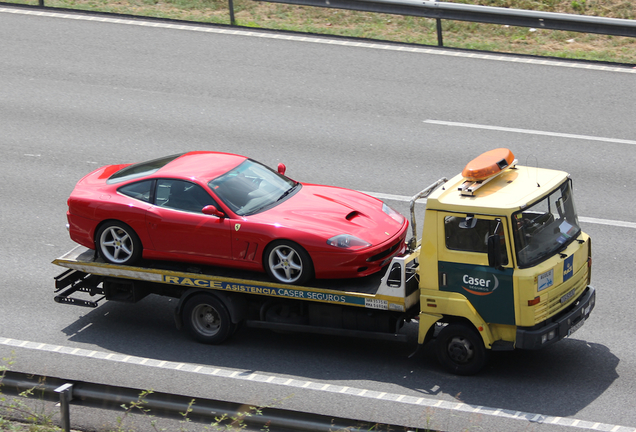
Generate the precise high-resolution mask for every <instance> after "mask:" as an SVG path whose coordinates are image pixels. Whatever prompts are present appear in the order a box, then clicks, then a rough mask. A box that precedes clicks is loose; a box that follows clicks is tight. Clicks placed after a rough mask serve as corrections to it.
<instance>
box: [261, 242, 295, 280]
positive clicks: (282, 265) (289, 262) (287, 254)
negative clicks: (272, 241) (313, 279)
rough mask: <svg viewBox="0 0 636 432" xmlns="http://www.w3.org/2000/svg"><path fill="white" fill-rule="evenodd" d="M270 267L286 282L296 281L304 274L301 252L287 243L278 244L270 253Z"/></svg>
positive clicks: (273, 272) (275, 275)
mask: <svg viewBox="0 0 636 432" xmlns="http://www.w3.org/2000/svg"><path fill="white" fill-rule="evenodd" d="M268 262H269V269H270V270H271V272H272V274H273V275H274V277H275V278H276V279H278V280H279V281H280V282H284V283H293V282H296V281H297V280H298V279H300V277H301V276H302V275H303V261H302V259H301V257H300V255H299V253H298V252H297V251H296V250H295V249H294V248H292V247H290V246H289V245H286V244H282V245H279V246H276V247H275V248H273V249H272V250H271V252H270V253H269V258H268Z"/></svg>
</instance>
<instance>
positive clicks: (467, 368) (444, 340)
mask: <svg viewBox="0 0 636 432" xmlns="http://www.w3.org/2000/svg"><path fill="white" fill-rule="evenodd" d="M435 342H436V347H435V351H436V354H437V360H439V362H440V363H441V364H442V366H444V367H446V369H448V370H449V371H450V372H452V373H454V374H457V375H473V374H476V373H477V372H479V371H480V370H481V369H482V368H483V367H484V366H485V365H486V363H487V362H488V357H489V354H490V351H489V350H487V349H486V347H485V346H484V341H483V339H482V338H481V336H480V335H479V334H478V333H477V332H476V331H475V330H474V329H473V328H472V327H471V326H469V325H466V324H463V323H451V324H448V325H447V326H446V327H444V328H443V329H442V330H441V331H440V332H439V334H438V335H437V338H436V341H435Z"/></svg>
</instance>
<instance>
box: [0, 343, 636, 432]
mask: <svg viewBox="0 0 636 432" xmlns="http://www.w3.org/2000/svg"><path fill="white" fill-rule="evenodd" d="M0 345H4V346H9V347H17V348H24V349H31V350H35V351H44V352H57V353H59V352H60V351H61V350H64V351H65V352H66V355H74V356H77V357H86V358H88V357H91V358H93V359H95V357H96V355H95V353H97V354H99V356H98V357H100V358H102V359H103V360H108V361H113V362H117V363H129V364H133V365H136V366H142V367H156V368H160V369H168V370H171V371H175V370H177V371H179V372H183V373H196V374H201V375H210V374H211V373H210V371H211V370H212V369H211V368H209V367H206V366H200V365H199V366H197V367H196V368H194V369H192V368H190V367H189V368H188V369H180V368H176V369H175V368H174V367H172V366H170V364H169V362H166V361H159V360H156V359H149V358H143V357H135V356H130V355H123V354H119V355H117V354H113V353H106V352H101V351H94V350H88V349H82V348H73V349H71V347H63V346H54V345H48V344H42V343H38V342H30V341H20V340H16V339H10V338H3V337H0ZM96 360H97V359H96ZM187 365H188V366H194V364H190V363H187ZM216 372H220V373H219V375H220V376H222V377H223V378H229V379H235V380H244V381H245V380H249V381H254V380H256V377H258V381H259V382H263V383H272V384H275V385H281V386H287V387H295V388H308V387H309V385H310V384H313V383H311V382H310V383H309V384H308V383H307V382H306V381H299V380H294V379H292V378H282V377H278V376H275V375H261V374H256V373H245V372H242V371H237V370H235V371H232V370H229V369H220V368H214V370H213V373H212V375H216ZM316 384H317V385H316V386H314V387H312V388H311V390H315V391H325V392H329V393H343V394H347V395H349V396H355V397H364V398H372V399H379V400H384V401H387V402H395V403H401V404H405V405H423V406H427V407H430V408H440V409H444V410H448V411H462V412H468V413H479V414H482V415H488V416H492V417H504V418H508V419H514V420H520V421H526V422H528V421H529V422H540V423H550V424H558V425H560V426H570V427H575V428H577V429H583V430H586V429H592V430H611V431H617V432H618V431H620V432H623V431H624V432H627V431H630V432H636V428H634V427H626V426H620V425H612V424H605V423H598V422H590V421H586V420H578V419H572V418H563V417H553V416H548V415H543V414H537V413H526V412H521V411H517V412H515V414H514V415H510V414H509V413H510V411H509V412H506V411H505V410H502V409H500V408H492V407H485V406H477V405H470V404H466V403H462V402H459V403H458V402H452V401H444V400H441V399H433V398H418V399H415V398H414V397H411V396H407V395H401V394H396V393H386V392H381V393H379V392H377V391H373V390H366V389H357V388H353V387H341V386H337V385H331V384H324V385H323V386H322V387H321V386H320V385H319V384H320V383H316Z"/></svg>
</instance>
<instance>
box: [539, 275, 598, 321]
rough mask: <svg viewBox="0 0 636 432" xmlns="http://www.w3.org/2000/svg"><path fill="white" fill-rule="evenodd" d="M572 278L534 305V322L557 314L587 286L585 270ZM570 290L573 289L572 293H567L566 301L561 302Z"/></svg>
mask: <svg viewBox="0 0 636 432" xmlns="http://www.w3.org/2000/svg"><path fill="white" fill-rule="evenodd" d="M572 279H573V280H572V281H569V282H570V283H566V284H563V285H562V286H561V287H559V288H558V289H556V290H554V291H552V292H550V293H548V299H547V300H544V301H542V302H541V303H539V304H538V305H536V307H535V310H534V316H535V322H537V323H538V322H543V321H545V320H546V319H548V318H550V317H552V316H554V315H556V314H558V313H559V312H561V310H563V309H565V308H566V307H567V306H569V305H570V304H572V302H573V301H575V300H576V299H577V298H579V297H580V295H581V294H582V293H583V291H584V290H585V287H586V286H587V272H586V271H585V270H583V271H582V272H581V274H577V275H575V276H574V277H573V278H572ZM572 290H574V294H571V295H569V297H568V298H567V301H564V302H563V303H561V299H562V298H563V297H564V296H566V295H568V293H569V292H570V291H572Z"/></svg>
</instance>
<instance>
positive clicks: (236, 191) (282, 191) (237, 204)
mask: <svg viewBox="0 0 636 432" xmlns="http://www.w3.org/2000/svg"><path fill="white" fill-rule="evenodd" d="M208 186H209V187H210V189H212V191H214V193H215V194H216V195H217V196H218V197H219V198H220V199H221V200H222V201H223V202H224V203H225V204H226V205H227V206H228V207H229V208H230V209H232V211H233V212H234V213H236V214H237V215H239V216H247V215H250V214H254V213H258V212H261V211H264V210H267V209H269V208H272V207H274V206H275V205H276V204H278V203H279V202H281V201H282V200H283V198H285V197H286V196H288V195H290V194H291V193H292V192H294V191H296V190H297V189H299V188H300V184H299V183H297V182H295V181H293V180H291V179H288V178H287V177H285V176H283V175H280V174H278V173H277V172H275V171H273V170H272V169H270V168H268V167H266V166H265V165H262V164H260V163H258V162H256V161H253V160H251V159H247V160H246V161H245V162H243V163H241V164H240V165H239V166H237V167H236V168H234V169H232V170H230V171H228V172H227V173H225V174H223V175H222V176H220V177H217V178H215V179H214V180H212V181H211V182H209V183H208Z"/></svg>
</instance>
